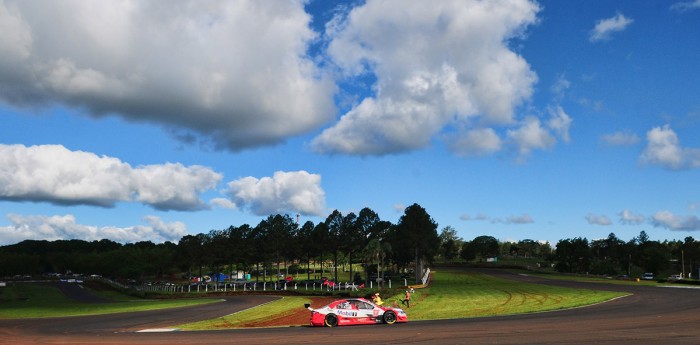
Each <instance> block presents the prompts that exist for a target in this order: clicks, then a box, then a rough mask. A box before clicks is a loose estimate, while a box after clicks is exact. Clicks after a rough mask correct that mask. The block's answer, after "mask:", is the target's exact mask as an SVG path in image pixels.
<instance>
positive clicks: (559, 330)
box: [0, 270, 700, 345]
mask: <svg viewBox="0 0 700 345" xmlns="http://www.w3.org/2000/svg"><path fill="white" fill-rule="evenodd" d="M488 273H489V274H492V275H497V276H499V277H504V278H508V279H516V280H521V281H528V282H534V283H543V284H551V285H558V286H566V287H576V288H587V289H600V290H612V291H624V292H629V293H632V295H631V296H628V297H624V298H619V299H616V300H613V301H610V302H607V303H602V304H598V305H595V306H590V307H585V308H577V309H570V310H562V311H555V312H547V313H538V314H528V315H516V316H506V317H490V318H475V319H455V320H439V321H411V322H409V323H406V324H396V325H391V326H385V325H377V326H357V327H338V328H333V329H329V328H311V327H286V328H268V329H244V330H223V331H207V332H170V333H136V332H134V331H135V330H138V329H143V328H158V327H167V326H170V325H173V324H177V323H181V322H187V321H190V320H191V319H192V318H193V314H196V315H198V316H201V317H203V318H210V317H213V316H216V314H218V315H223V314H221V313H222V312H223V313H224V314H227V313H230V312H231V310H234V309H237V308H240V309H244V308H245V307H247V306H248V305H253V304H257V303H262V302H264V301H266V300H268V299H269V298H270V297H265V296H259V297H255V296H240V297H231V298H227V300H226V302H223V303H216V304H211V305H208V306H199V307H192V308H183V309H181V310H178V311H159V312H155V313H153V312H147V313H131V314H119V315H117V316H115V315H105V316H93V317H76V318H62V319H52V320H5V321H0V344H25V343H31V344H195V343H197V344H202V343H206V344H210V343H211V344H226V343H230V344H233V343H236V344H246V345H247V344H312V343H313V344H349V343H373V344H409V343H417V344H423V343H429V344H633V343H634V344H653V343H656V344H700V289H690V288H669V287H656V286H641V285H640V286H637V285H613V284H599V283H581V282H569V281H558V280H547V279H542V278H536V277H529V276H521V275H514V274H510V273H508V272H504V271H500V270H491V271H488ZM200 308H210V309H217V310H209V311H207V310H204V309H200ZM218 308H222V309H218ZM224 309H225V310H224ZM125 315H128V317H125Z"/></svg>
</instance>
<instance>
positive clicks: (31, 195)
mask: <svg viewBox="0 0 700 345" xmlns="http://www.w3.org/2000/svg"><path fill="white" fill-rule="evenodd" d="M221 178H222V176H221V174H219V173H216V172H214V171H212V170H211V169H209V168H207V167H203V166H198V165H193V166H189V167H186V166H183V165H182V164H179V163H166V164H160V165H145V166H138V167H135V168H134V167H132V166H131V165H129V164H128V163H125V162H122V161H121V160H119V159H118V158H114V157H107V156H98V155H96V154H94V153H91V152H84V151H71V150H68V149H67V148H65V147H64V146H62V145H38V146H28V147H27V146H24V145H0V200H12V201H33V202H49V203H53V204H59V205H60V204H62V205H95V206H102V207H113V206H114V205H115V204H116V203H117V202H141V203H144V204H146V205H149V206H152V207H154V208H156V209H160V210H198V209H202V208H205V207H206V204H205V203H204V202H203V201H202V200H201V199H200V197H199V196H200V194H201V193H204V192H205V191H207V190H210V189H213V188H214V187H216V185H217V184H218V182H219V181H220V180H221Z"/></svg>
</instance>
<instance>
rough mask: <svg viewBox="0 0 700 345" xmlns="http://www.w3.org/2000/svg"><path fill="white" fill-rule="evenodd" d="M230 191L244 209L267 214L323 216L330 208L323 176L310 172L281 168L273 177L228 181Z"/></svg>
mask: <svg viewBox="0 0 700 345" xmlns="http://www.w3.org/2000/svg"><path fill="white" fill-rule="evenodd" d="M226 194H227V195H229V196H230V198H231V201H232V202H233V203H234V204H235V205H236V206H237V207H238V208H240V209H249V210H250V211H251V212H252V213H254V214H256V215H259V216H265V215H270V214H275V213H288V212H295V213H300V214H303V215H313V216H321V215H323V213H324V212H325V211H326V210H325V208H326V193H325V192H324V191H323V188H321V175H317V174H310V173H308V172H306V171H303V170H302V171H292V172H284V171H277V172H275V173H274V175H273V176H272V177H263V178H260V179H258V178H256V177H252V176H249V177H244V178H241V179H238V180H235V181H231V182H229V183H228V190H227V191H226Z"/></svg>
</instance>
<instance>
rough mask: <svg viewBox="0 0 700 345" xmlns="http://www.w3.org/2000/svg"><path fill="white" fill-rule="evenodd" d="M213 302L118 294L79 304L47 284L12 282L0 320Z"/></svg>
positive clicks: (1, 299) (0, 302) (0, 304)
mask: <svg viewBox="0 0 700 345" xmlns="http://www.w3.org/2000/svg"><path fill="white" fill-rule="evenodd" d="M96 294H98V295H104V293H96ZM112 297H116V296H112ZM217 301H219V300H218V299H212V298H201V299H200V298H196V299H195V298H192V299H168V300H142V299H134V298H133V297H129V296H124V295H122V296H120V297H119V298H118V299H117V298H115V299H114V301H113V302H109V303H79V302H76V301H74V300H71V299H69V298H67V297H65V296H64V295H63V294H62V293H61V292H60V291H59V290H58V289H57V288H56V287H55V286H52V285H51V284H14V285H10V286H7V287H4V288H3V290H2V293H0V319H25V318H43V317H63V316H79V315H97V314H111V313H122V312H133V311H145V310H157V309H167V308H177V307H185V306H191V305H198V304H205V303H214V302H217Z"/></svg>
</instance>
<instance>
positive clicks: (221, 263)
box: [0, 204, 700, 281]
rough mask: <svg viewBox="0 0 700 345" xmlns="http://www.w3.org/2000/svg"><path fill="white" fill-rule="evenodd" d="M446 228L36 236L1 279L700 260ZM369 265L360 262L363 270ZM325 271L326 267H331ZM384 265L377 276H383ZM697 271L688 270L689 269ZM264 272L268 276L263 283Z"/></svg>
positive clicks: (409, 214) (650, 244)
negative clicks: (500, 260) (490, 261)
mask: <svg viewBox="0 0 700 345" xmlns="http://www.w3.org/2000/svg"><path fill="white" fill-rule="evenodd" d="M437 226H438V225H437V224H436V223H435V221H433V219H432V218H431V217H430V215H429V214H428V213H427V212H426V210H425V209H424V208H422V207H421V206H419V205H418V204H413V205H411V206H409V207H407V208H406V209H405V210H404V214H403V215H402V216H401V218H400V219H399V221H398V223H396V224H392V223H391V222H388V221H385V220H381V219H380V218H379V216H378V215H377V213H376V212H374V211H372V210H371V209H369V208H364V209H362V210H361V211H360V212H359V213H358V214H355V213H349V214H347V215H343V214H341V213H340V212H339V211H337V210H336V211H334V212H332V213H331V214H330V215H329V216H328V217H327V218H326V219H325V221H323V222H319V223H318V224H314V223H313V222H310V221H309V222H306V223H304V224H302V225H299V224H297V222H295V221H294V220H293V219H292V218H291V217H290V216H288V215H279V214H278V215H271V216H269V217H267V218H266V219H263V220H262V221H261V222H260V223H259V224H257V225H256V226H250V225H248V224H243V225H241V226H238V227H236V226H230V227H228V228H226V229H222V230H212V231H210V232H208V233H200V234H197V235H187V236H184V237H182V238H181V239H180V241H179V242H178V243H177V244H175V243H172V242H165V243H161V244H154V243H152V242H148V241H144V242H137V243H128V244H120V243H117V242H113V241H110V240H101V241H93V242H87V241H82V240H59V241H51V242H49V241H34V240H27V241H23V242H20V243H17V244H14V245H10V246H4V247H0V263H2V265H0V277H1V276H12V275H16V274H21V275H24V274H41V273H50V272H58V273H65V272H68V271H73V272H80V273H85V274H99V275H103V276H106V277H112V278H123V279H145V278H156V279H158V278H161V277H164V276H172V275H175V274H182V273H183V272H186V275H187V276H188V277H189V276H202V275H203V274H208V273H215V272H229V271H233V270H236V271H243V272H253V273H254V276H255V278H254V279H256V280H257V279H261V278H262V279H270V280H272V279H273V278H274V279H277V276H276V275H275V276H274V277H273V276H272V275H268V273H267V272H270V271H275V268H276V271H277V273H280V271H281V269H282V267H284V268H288V267H290V266H291V267H296V268H297V269H299V270H303V271H305V272H306V274H307V279H310V278H311V273H310V271H311V270H310V267H311V263H312V262H314V263H317V264H320V265H321V268H320V269H321V271H322V272H324V271H325V272H332V276H331V277H332V279H334V280H335V281H338V268H339V267H343V266H345V267H348V268H349V270H350V276H351V277H354V276H355V274H354V273H359V272H353V270H354V269H355V267H364V270H363V273H364V280H365V281H367V280H369V279H370V272H372V273H374V272H376V274H377V276H379V277H381V276H383V272H382V270H383V268H384V267H388V268H390V269H392V270H393V271H394V272H397V271H399V270H401V271H413V272H415V276H414V277H415V280H416V281H419V280H420V278H421V272H423V266H424V263H426V262H428V263H432V262H433V261H434V260H439V261H444V262H455V261H460V262H471V261H482V260H485V259H487V258H492V257H517V258H534V259H536V261H537V262H541V263H542V264H543V265H546V266H552V267H555V268H556V269H557V270H558V271H561V272H571V273H590V274H609V275H617V274H632V273H633V271H635V273H637V272H636V271H642V272H653V273H655V274H660V273H665V272H667V271H669V270H678V271H687V272H691V271H693V270H694V269H695V268H696V267H697V265H698V264H700V242H698V241H695V240H694V239H693V238H692V237H687V238H685V240H684V241H664V242H658V241H651V240H649V238H648V236H647V235H646V233H645V232H643V231H642V232H641V233H640V235H639V236H638V237H635V238H633V239H631V240H630V241H628V242H624V241H622V240H620V239H619V238H617V237H616V236H615V235H614V234H610V235H609V236H608V238H606V239H600V240H593V241H590V242H589V241H588V240H587V239H585V238H580V237H579V238H573V239H565V240H560V241H559V242H558V243H557V244H556V248H555V249H553V248H552V247H551V246H550V244H549V243H546V242H545V243H542V242H539V241H534V240H529V239H526V240H522V241H519V242H517V243H516V242H499V241H498V240H497V239H495V238H494V237H492V236H478V237H476V238H474V239H473V240H471V241H465V240H463V239H462V238H460V237H458V236H457V231H456V230H455V229H454V228H452V227H450V226H447V227H445V228H443V229H442V231H441V232H440V234H439V235H438V232H437ZM358 264H359V265H358ZM323 265H326V267H325V268H324V267H323ZM375 267H376V271H375ZM686 269H687V270H686ZM261 276H262V277H261Z"/></svg>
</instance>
